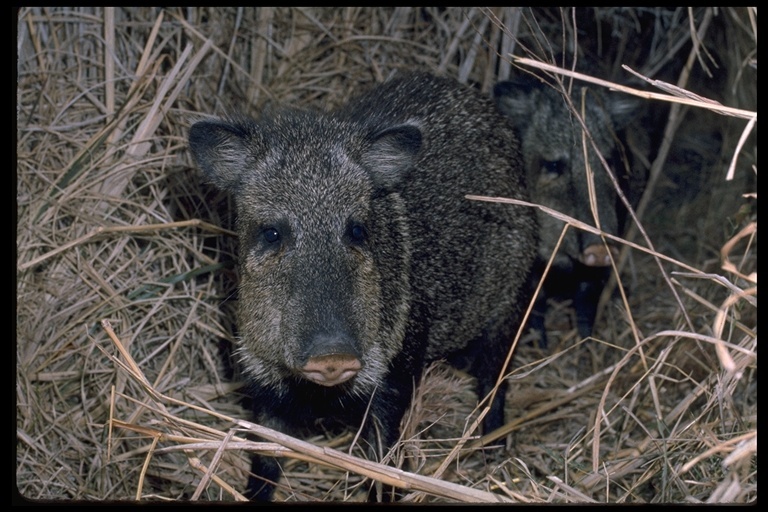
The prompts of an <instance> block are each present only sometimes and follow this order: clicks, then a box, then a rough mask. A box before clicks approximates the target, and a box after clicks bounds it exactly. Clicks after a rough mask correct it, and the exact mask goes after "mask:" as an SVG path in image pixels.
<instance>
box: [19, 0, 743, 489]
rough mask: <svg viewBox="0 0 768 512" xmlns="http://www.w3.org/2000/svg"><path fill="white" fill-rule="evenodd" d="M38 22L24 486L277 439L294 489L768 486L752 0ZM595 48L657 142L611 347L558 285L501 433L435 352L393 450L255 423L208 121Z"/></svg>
mask: <svg viewBox="0 0 768 512" xmlns="http://www.w3.org/2000/svg"><path fill="white" fill-rule="evenodd" d="M17 27H18V32H17V49H18V62H17V73H18V75H17V84H18V88H17V112H16V115H17V130H16V136H17V144H16V153H17V168H16V233H17V239H16V254H17V269H16V345H15V346H16V353H15V358H16V365H15V372H16V407H15V420H16V421H15V423H16V443H15V460H16V473H15V486H16V494H15V496H16V499H26V500H144V501H151V500H154V501H166V500H200V501H218V500H224V501H236V500H241V499H242V495H241V493H242V492H243V490H244V487H245V482H246V480H247V472H248V469H249V467H250V466H249V458H250V457H249V454H250V453H251V452H252V451H254V450H259V451H262V452H265V453H275V454H279V455H281V456H283V458H282V459H281V461H282V462H281V464H282V469H283V471H284V477H283V478H282V480H281V486H280V488H279V489H278V490H277V492H276V500H278V501H311V500H348V501H360V500H363V499H365V497H366V496H367V492H368V489H369V488H370V486H371V485H372V482H373V481H383V482H386V483H393V484H395V485H397V486H399V487H401V488H403V489H404V496H403V500H404V501H409V502H432V501H468V502H499V501H509V502H517V503H604V502H612V503H720V502H732V503H745V502H755V501H756V499H757V453H756V452H757V448H756V447H757V393H756V386H757V268H756V266H757V249H756V239H757V214H756V208H757V207H756V204H757V193H756V190H757V189H756V182H757V160H756V159H757V148H756V134H755V131H756V121H757V114H756V108H757V107H756V105H757V100H756V85H757V78H756V74H757V53H756V48H757V9H756V8H712V7H708V8H692V9H685V8H644V9H640V8H597V9H591V8H590V9H588V8H582V9H577V10H576V11H572V10H566V9H556V8H542V9H523V8H491V9H486V8H470V9H459V8H410V7H397V8H394V7H392V8H367V7H365V8H363V7H346V8H204V7H189V8H165V9H162V8H96V7H89V8H65V7H57V8H43V7H34V8H21V9H19V10H18V20H17ZM574 49H577V51H578V53H577V55H581V56H582V58H584V59H585V60H591V61H593V62H599V63H600V66H599V69H597V70H595V71H594V73H591V74H590V75H589V77H593V78H600V79H602V80H606V81H609V82H614V83H617V84H619V83H620V84H626V85H627V86H628V87H631V88H632V91H630V92H629V93H633V92H635V93H637V94H640V96H641V97H642V98H643V101H646V102H647V104H648V107H649V111H650V112H653V113H656V114H655V115H654V116H650V118H649V119H651V120H650V121H648V124H647V125H646V126H645V128H647V130H648V131H650V132H653V133H655V134H656V135H664V136H663V137H661V136H659V137H657V140H658V141H659V142H658V147H655V148H653V149H654V151H653V156H652V158H651V160H649V161H648V162H647V164H648V167H649V169H650V179H649V183H648V187H647V189H646V194H645V196H644V198H643V200H642V201H641V203H640V204H639V205H638V207H637V214H638V218H639V221H640V222H639V224H638V225H636V226H635V227H634V228H633V229H632V231H631V232H629V233H627V235H626V236H625V241H626V243H625V244H624V246H625V247H626V249H625V250H624V258H623V259H622V266H621V268H620V269H617V275H618V279H616V280H615V282H614V283H612V285H611V288H610V290H611V292H612V293H606V294H605V295H606V296H605V297H604V300H603V301H602V302H601V308H600V314H599V317H598V321H597V324H596V327H595V333H594V336H593V338H591V339H587V340H581V339H579V337H578V336H577V334H576V330H575V328H574V321H573V310H572V308H571V307H570V304H569V303H568V302H567V301H566V302H562V301H561V302H554V301H553V302H552V303H551V304H550V308H549V311H548V313H547V319H546V321H547V329H548V333H549V339H550V346H549V348H548V349H546V350H542V349H539V348H537V347H536V346H535V345H531V344H530V343H526V340H525V338H524V339H522V340H521V341H520V343H518V345H517V346H516V348H515V354H514V360H513V364H512V367H511V371H510V374H509V375H508V377H507V378H508V379H509V381H510V390H509V395H508V397H507V409H506V416H507V422H508V423H507V424H506V425H505V427H504V428H503V432H495V433H493V435H492V436H490V437H487V438H485V439H483V442H481V441H480V440H479V439H478V438H477V433H476V431H475V430H474V429H473V428H472V427H473V422H474V419H475V418H476V416H477V413H478V411H477V410H476V403H477V397H476V396H474V395H473V391H472V390H473V386H472V383H471V378H470V377H468V376H467V375H465V374H463V373H461V372H458V371H456V370H453V369H451V368H449V367H447V366H444V365H440V364H438V365H435V366H433V367H430V368H429V370H428V371H427V373H426V375H425V377H424V380H423V383H422V385H421V386H420V387H419V389H418V391H417V394H416V396H415V398H414V402H413V405H412V407H411V410H410V411H409V413H408V414H407V415H406V418H405V419H404V422H403V436H402V442H401V443H400V444H399V445H398V446H396V447H395V449H394V450H393V451H392V453H391V458H390V460H389V461H387V462H388V463H387V464H378V463H374V462H371V461H367V460H365V458H364V453H363V450H360V449H358V447H357V444H356V439H355V434H356V432H354V431H335V430H333V431H331V430H329V431H328V432H327V433H326V434H325V435H319V436H315V437H311V438H308V439H292V438H287V437H286V436H283V435H281V434H279V433H276V432H272V431H268V430H266V429H264V428H263V427H261V426H259V425H255V424H252V423H250V419H251V418H250V416H249V413H248V403H247V396H246V393H245V389H244V387H243V379H242V375H241V371H240V369H239V368H238V367H237V364H236V362H235V361H233V358H231V348H232V342H233V341H234V336H235V334H234V333H235V332H236V331H235V328H236V327H235V325H234V320H233V312H234V309H235V308H234V304H235V300H234V297H235V291H236V282H237V275H236V267H235V264H234V262H235V261H236V258H237V247H236V240H235V238H234V236H233V233H232V232H231V228H232V223H233V219H232V209H231V199H230V198H228V197H227V196H226V195H224V194H222V193H219V192H218V191H216V190H214V189H213V188H211V187H210V186H209V185H207V184H205V183H202V182H201V180H200V176H199V175H198V174H197V172H196V170H195V169H194V168H193V166H192V164H191V160H190V156H189V154H188V152H187V149H186V146H185V144H186V143H185V140H186V134H187V131H188V129H189V126H190V125H191V123H193V122H194V121H195V120H196V119H198V118H199V117H200V115H201V114H222V113H225V112H228V111H232V110H237V111H244V112H249V113H251V114H254V115H255V114H258V112H259V110H260V109H261V108H263V107H264V106H266V105H268V104H270V103H275V102H278V103H288V104H292V105H296V106H307V107H310V106H311V107H332V106H336V105H339V104H341V103H343V102H344V101H345V100H346V99H348V98H349V97H350V96H351V95H353V94H354V93H356V92H358V91H360V90H362V89H364V88H366V87H369V86H371V85H373V84H374V83H376V82H380V81H382V80H384V79H386V78H387V77H388V76H390V75H391V73H392V72H395V71H397V70H401V69H411V68H419V69H425V70H431V71H434V72H436V73H442V74H447V75H450V76H453V77H456V78H458V79H459V80H460V81H462V82H464V83H468V84H470V85H472V86H474V87H477V88H478V89H480V90H481V91H483V92H485V93H489V92H490V90H491V89H492V87H493V84H494V83H495V82H496V81H498V80H503V79H506V78H507V77H508V76H509V75H510V74H514V73H521V72H533V73H539V74H542V73H546V72H548V71H546V70H542V69H541V65H542V64H547V63H555V62H554V61H553V56H554V55H557V54H559V53H561V52H563V51H564V50H566V51H573V50H574ZM511 56H515V57H523V58H525V59H527V60H522V61H521V60H516V59H514V58H512V57H511ZM622 65H626V66H628V67H629V68H630V69H631V70H632V71H634V72H636V73H637V74H638V75H640V76H641V77H645V78H647V79H649V80H643V79H641V78H637V77H636V76H635V75H633V74H632V73H631V72H630V71H629V70H627V69H625V68H622ZM523 70H525V71H523ZM589 77H588V78H589ZM602 86H603V85H599V84H596V85H595V87H602ZM614 94H625V93H624V92H616V93H614ZM468 193H469V191H468ZM573 229H576V228H575V227H574V228H573ZM481 445H484V446H481Z"/></svg>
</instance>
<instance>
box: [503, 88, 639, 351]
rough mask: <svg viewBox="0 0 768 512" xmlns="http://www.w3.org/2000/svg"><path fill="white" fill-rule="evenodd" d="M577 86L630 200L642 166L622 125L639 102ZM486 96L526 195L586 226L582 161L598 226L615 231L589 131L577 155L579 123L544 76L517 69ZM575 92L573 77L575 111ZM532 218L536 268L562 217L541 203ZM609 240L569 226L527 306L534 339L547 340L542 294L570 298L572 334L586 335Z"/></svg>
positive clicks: (611, 202)
mask: <svg viewBox="0 0 768 512" xmlns="http://www.w3.org/2000/svg"><path fill="white" fill-rule="evenodd" d="M585 92H586V95H585V96H584V99H585V108H584V111H585V115H584V121H585V124H586V126H587V129H588V131H589V133H590V134H591V137H592V139H593V140H594V143H595V145H596V146H597V148H598V150H599V153H600V154H601V155H602V156H603V158H604V159H605V160H606V161H607V163H608V164H609V166H610V167H611V169H612V170H613V172H614V174H615V176H616V177H617V180H618V182H619V184H620V187H621V189H622V190H623V191H624V193H625V195H626V196H627V198H628V199H629V201H630V203H632V204H633V206H634V205H635V204H636V203H637V201H639V199H640V197H641V195H642V191H643V188H644V186H645V181H646V176H647V168H646V167H643V165H642V164H640V163H637V162H635V160H634V159H633V158H632V155H631V154H630V152H629V151H628V150H627V148H626V146H625V140H626V139H625V134H626V132H625V130H626V128H627V127H628V126H629V125H630V123H631V122H632V121H633V120H635V119H636V118H637V117H638V116H639V113H640V111H641V104H640V102H639V101H637V100H635V99H633V98H631V97H628V96H626V95H622V94H619V93H607V92H606V91H605V90H604V89H602V88H597V87H594V88H587V89H585ZM494 97H495V100H496V104H497V106H498V107H499V109H500V110H501V111H502V112H504V113H505V114H506V115H507V116H508V117H509V119H510V120H511V121H512V123H513V125H514V126H515V128H516V130H517V132H518V135H519V138H520V141H521V149H522V153H523V160H524V162H525V169H526V173H527V177H528V183H529V189H530V193H531V197H532V198H533V201H534V202H535V203H537V204H542V205H544V206H548V207H550V208H552V209H554V210H557V211H559V212H561V213H564V214H566V215H569V216H571V217H574V218H576V219H578V220H580V221H583V222H586V223H588V224H590V225H593V226H594V225H595V220H594V219H595V217H594V214H593V212H592V209H591V206H590V200H589V192H588V180H587V174H586V164H587V163H588V164H589V167H590V168H591V169H592V171H593V172H594V195H595V199H596V203H597V210H598V218H599V223H600V228H601V229H602V230H603V231H605V232H607V233H610V234H613V235H621V234H622V231H623V229H624V223H625V218H626V208H625V206H624V204H623V203H622V202H621V201H620V199H619V197H618V195H617V193H616V189H615V186H614V184H613V182H612V181H611V179H610V177H609V175H608V174H607V172H606V170H605V168H604V165H603V163H602V162H601V160H600V157H599V156H598V153H597V152H596V151H595V150H594V149H593V147H592V143H591V142H590V140H589V138H586V139H585V140H586V146H587V148H588V156H587V159H586V160H585V157H584V145H585V143H583V142H582V133H583V128H582V125H581V123H580V122H579V121H578V120H577V119H576V117H575V116H574V114H573V111H572V110H571V108H569V106H568V104H567V103H566V101H565V98H564V96H563V95H562V94H561V93H560V92H558V90H557V89H556V88H555V87H554V86H552V85H551V84H548V83H542V82H540V81H538V80H534V79H533V78H531V77H525V78H519V79H517V80H512V81H505V82H499V83H498V84H496V86H495V87H494ZM581 98H582V87H581V86H578V85H577V84H574V87H573V90H572V94H571V99H572V102H573V106H574V108H576V110H577V111H579V112H581V109H582V107H581V105H582V100H581ZM639 140H642V139H639ZM632 162H635V163H634V164H633V163H632ZM538 220H539V228H540V233H539V238H540V243H539V249H538V254H539V259H538V262H537V268H538V273H541V272H543V270H544V268H545V265H546V262H547V261H548V260H549V259H550V257H551V255H552V253H553V252H554V250H555V247H556V245H557V241H558V239H559V237H560V234H561V232H562V230H563V226H564V223H563V222H562V221H560V220H558V219H556V218H555V217H553V216H551V215H549V214H547V213H545V212H543V211H539V215H538ZM609 247H610V249H608V248H607V247H606V245H605V244H604V243H603V241H602V239H601V237H600V236H598V235H594V234H591V233H588V232H586V231H583V230H580V229H576V228H569V230H568V233H567V234H566V236H565V237H564V238H563V241H562V243H561V245H560V250H559V251H558V253H557V255H556V257H555V259H554V260H553V264H552V268H551V269H550V271H549V273H548V275H547V279H546V281H545V283H544V288H543V290H542V293H540V295H539V296H538V297H537V301H536V305H535V308H534V311H533V312H532V314H531V320H530V323H529V325H530V327H531V328H532V329H533V330H535V331H537V334H538V335H539V336H540V345H541V346H542V347H546V345H547V337H546V331H545V328H544V312H545V310H546V300H547V297H553V296H555V297H564V298H570V299H573V306H574V310H575V313H576V323H577V331H578V333H579V336H581V337H582V338H586V337H588V336H591V335H592V329H593V326H594V322H595V316H596V313H597V306H598V300H599V298H600V294H601V292H602V290H603V287H604V286H605V282H606V281H607V278H608V277H609V275H610V267H609V265H610V259H609V254H608V251H609V250H610V251H612V252H613V254H614V255H615V254H616V248H615V246H609Z"/></svg>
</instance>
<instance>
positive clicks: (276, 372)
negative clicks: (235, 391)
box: [189, 73, 537, 500]
mask: <svg viewBox="0 0 768 512" xmlns="http://www.w3.org/2000/svg"><path fill="white" fill-rule="evenodd" d="M189 145H190V149H191V151H192V154H193V156H194V159H195V161H196V162H197V164H198V166H199V167H200V168H201V169H202V171H203V172H204V173H205V175H206V176H207V178H208V179H209V180H210V181H211V182H212V183H214V184H216V185H218V186H219V187H221V188H223V189H225V190H228V191H230V192H231V193H232V194H233V195H234V198H235V200H236V201H235V202H236V204H237V230H238V232H239V239H240V262H239V265H240V272H241V283H240V288H239V335H238V340H237V343H238V345H239V348H238V353H239V357H240V359H241V361H242V363H243V365H244V368H245V369H246V371H247V372H248V374H249V376H250V379H251V381H252V394H253V397H254V400H253V403H254V406H255V413H256V417H257V420H258V421H259V422H260V423H261V424H263V425H265V426H268V427H271V428H275V429H277V430H280V431H283V432H286V433H291V434H296V433H298V432H300V428H301V427H303V426H307V425H310V426H311V425H313V424H314V423H315V422H316V420H318V419H320V418H335V419H337V420H342V421H343V422H344V423H346V424H348V425H351V426H352V427H354V428H357V427H360V425H361V424H362V433H363V435H362V439H363V440H364V441H366V442H368V443H370V444H371V447H374V446H376V445H377V444H378V443H381V445H382V446H383V447H384V451H386V449H387V448H388V447H390V446H392V445H393V444H394V443H395V442H396V440H397V439H398V436H399V428H400V421H401V419H402V417H403V415H404V413H405V411H406V409H407V407H408V405H409V403H410V400H411V395H412V392H413V387H414V385H415V383H417V382H418V380H419V378H420V376H421V373H422V370H423V368H424V367H425V365H426V363H428V362H430V361H434V360H437V359H443V358H445V359H447V360H449V361H450V362H452V363H454V364H456V365H459V366H464V367H465V368H467V369H468V371H469V372H470V373H471V374H472V375H474V376H475V377H476V378H477V390H478V394H479V397H480V399H482V398H484V397H485V396H486V395H487V394H488V393H489V391H490V390H491V389H492V388H493V386H494V385H495V383H496V380H497V378H498V376H499V374H500V372H501V371H502V370H503V369H504V368H503V366H504V361H505V357H506V355H507V351H508V349H509V347H510V342H511V340H512V337H513V336H514V335H515V333H516V330H517V329H518V327H519V326H520V323H521V320H522V313H523V312H524V311H525V308H526V307H527V305H528V303H529V300H530V290H531V287H530V283H529V281H528V280H529V276H530V271H531V268H532V264H533V261H534V258H535V254H536V244H537V240H536V231H537V228H536V216H535V213H534V211H533V210H532V209H530V208H526V207H519V206H510V205H503V204H498V203H490V202H479V201H469V200H467V199H466V198H465V197H464V196H465V195H466V194H481V195H488V196H502V197H511V198H519V199H526V198H528V194H527V191H526V186H525V177H524V173H523V167H522V162H521V160H520V157H519V153H518V151H517V147H518V143H517V140H516V138H515V135H514V132H513V130H512V128H511V126H509V125H508V123H507V121H506V119H505V118H504V117H503V116H502V115H501V114H499V113H498V112H497V111H496V109H495V107H494V105H493V102H492V101H491V100H490V99H486V98H484V97H483V96H482V95H480V94H478V93H477V92H475V91H474V90H471V89H470V88H468V87H464V86H461V85H459V84H458V83H456V82H454V81H453V80H450V79H447V78H438V77H435V76H432V75H429V74H423V73H415V74H406V75H405V76H403V77H400V78H395V79H393V80H391V81H388V82H386V83H384V84H383V85H380V86H378V87H376V88H374V89H373V90H372V91H370V92H369V93H367V94H365V95H363V96H362V97H360V98H358V99H356V100H353V101H351V102H350V103H349V104H347V105H346V106H345V107H343V108H341V109H339V110H336V111H332V112H315V111H303V110H293V109H287V110H277V111H273V112H269V113H266V114H264V115H263V116H262V118H261V119H259V120H252V119H247V118H244V117H233V118H228V119H219V120H208V121H200V122H198V123H196V124H195V125H193V126H192V128H191V131H190V134H189ZM505 390H506V387H505V385H504V384H502V386H501V387H500V388H499V390H498V392H497V394H496V395H495V400H494V401H493V402H492V405H491V409H490V412H489V413H488V415H487V416H486V418H485V424H484V426H485V428H486V429H493V428H496V427H499V426H501V424H502V422H503V419H504V409H503V406H504V394H505ZM368 408H370V410H369V412H368V413H367V416H366V410H367V409H368ZM364 417H365V418H366V419H365V421H364ZM363 421H364V423H363ZM377 434H378V435H379V436H380V437H378V438H377ZM377 439H378V440H377ZM374 451H376V450H374ZM381 455H382V454H381V453H380V452H379V453H378V454H377V456H379V457H380V456H381ZM253 473H254V476H253V477H252V479H251V480H250V482H249V494H250V495H251V497H252V498H254V499H257V500H263V499H270V498H271V496H272V493H273V490H274V485H273V482H276V481H277V480H278V478H279V476H280V469H279V465H278V463H277V461H276V460H275V459H273V458H269V457H262V456H256V457H255V458H254V462H253Z"/></svg>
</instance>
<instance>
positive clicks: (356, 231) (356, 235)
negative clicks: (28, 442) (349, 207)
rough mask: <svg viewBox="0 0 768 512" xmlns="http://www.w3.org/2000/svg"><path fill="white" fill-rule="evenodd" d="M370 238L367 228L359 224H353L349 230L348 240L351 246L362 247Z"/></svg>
mask: <svg viewBox="0 0 768 512" xmlns="http://www.w3.org/2000/svg"><path fill="white" fill-rule="evenodd" d="M367 238H368V232H367V231H366V229H365V226H363V225H362V224H359V223H357V222H353V223H351V224H350V225H349V227H348V228H347V240H348V241H349V243H350V244H353V245H360V244H362V243H363V242H365V240H366V239H367Z"/></svg>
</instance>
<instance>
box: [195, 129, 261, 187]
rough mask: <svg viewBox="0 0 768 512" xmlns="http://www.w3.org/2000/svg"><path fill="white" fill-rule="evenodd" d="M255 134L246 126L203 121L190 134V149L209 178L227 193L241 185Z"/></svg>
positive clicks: (251, 151)
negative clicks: (240, 181) (238, 184)
mask: <svg viewBox="0 0 768 512" xmlns="http://www.w3.org/2000/svg"><path fill="white" fill-rule="evenodd" d="M253 133H254V130H253V128H252V127H248V126H246V124H245V123H244V122H226V121H223V120H216V121H200V122H197V123H195V124H194V125H192V128H190V130H189V149H190V151H191V152H192V157H193V158H194V160H195V162H196V163H197V166H198V167H199V168H200V170H202V171H203V173H204V174H205V177H206V178H207V179H208V180H209V181H210V182H211V183H213V184H214V185H215V186H217V187H219V188H221V189H224V190H227V189H231V188H233V187H235V186H236V185H237V183H238V182H239V180H240V176H241V175H242V174H243V172H244V171H245V170H246V168H247V162H248V155H251V154H252V153H253V147H254V144H253V143H252V141H251V139H253V138H254V137H253Z"/></svg>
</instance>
